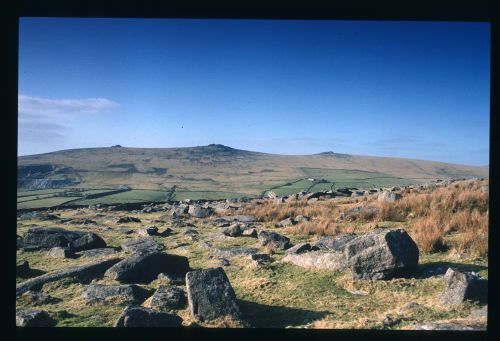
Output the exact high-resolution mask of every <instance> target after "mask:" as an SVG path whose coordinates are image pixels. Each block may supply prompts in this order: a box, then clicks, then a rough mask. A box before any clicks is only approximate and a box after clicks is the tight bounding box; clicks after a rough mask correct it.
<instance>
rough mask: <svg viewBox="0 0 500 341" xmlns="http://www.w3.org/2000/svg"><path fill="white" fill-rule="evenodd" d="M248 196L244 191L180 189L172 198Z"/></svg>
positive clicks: (207, 198) (209, 198)
mask: <svg viewBox="0 0 500 341" xmlns="http://www.w3.org/2000/svg"><path fill="white" fill-rule="evenodd" d="M244 196H248V195H246V194H244V193H234V192H217V191H204V192H203V191H178V192H175V193H174V197H173V198H172V200H178V201H180V200H184V199H194V200H196V199H205V200H217V199H229V198H240V197H244Z"/></svg>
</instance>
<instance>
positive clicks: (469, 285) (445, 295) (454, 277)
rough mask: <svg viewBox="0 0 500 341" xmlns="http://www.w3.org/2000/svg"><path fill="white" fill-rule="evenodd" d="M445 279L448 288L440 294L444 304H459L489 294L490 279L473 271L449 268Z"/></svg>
mask: <svg viewBox="0 0 500 341" xmlns="http://www.w3.org/2000/svg"><path fill="white" fill-rule="evenodd" d="M443 279H444V281H445V283H446V288H445V289H444V291H443V292H442V293H441V295H440V296H439V299H440V301H441V304H443V305H450V306H457V305H460V304H462V303H464V301H465V300H480V299H481V298H482V297H487V295H488V291H487V290H488V281H486V280H483V279H481V278H480V277H479V276H476V275H474V274H472V273H463V272H460V271H457V270H453V269H451V268H449V269H448V271H446V274H445V275H444V278H443Z"/></svg>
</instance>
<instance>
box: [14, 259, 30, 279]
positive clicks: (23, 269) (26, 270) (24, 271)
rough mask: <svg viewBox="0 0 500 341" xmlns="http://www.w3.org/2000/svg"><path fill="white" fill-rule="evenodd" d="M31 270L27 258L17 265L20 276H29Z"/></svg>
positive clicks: (17, 272)
mask: <svg viewBox="0 0 500 341" xmlns="http://www.w3.org/2000/svg"><path fill="white" fill-rule="evenodd" d="M30 272H31V269H30V265H29V263H28V261H27V260H25V261H24V262H22V263H21V264H19V265H17V266H16V275H17V276H19V277H25V276H28V275H29V274H30Z"/></svg>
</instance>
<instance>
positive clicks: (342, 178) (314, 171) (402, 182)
mask: <svg viewBox="0 0 500 341" xmlns="http://www.w3.org/2000/svg"><path fill="white" fill-rule="evenodd" d="M301 170H302V172H303V173H304V174H305V175H306V176H307V177H308V178H313V179H315V180H317V181H309V180H307V179H301V180H296V181H293V182H288V183H285V184H283V185H281V186H276V187H273V188H271V190H272V191H273V192H275V193H276V194H277V195H279V196H286V195H290V194H293V193H297V192H301V191H308V192H319V191H328V190H331V189H336V188H341V187H354V188H359V189H369V188H374V187H389V186H406V185H410V184H413V183H415V182H416V181H415V180H413V181H412V180H409V179H405V178H399V177H394V176H391V175H388V174H384V173H379V172H367V171H360V170H349V169H322V168H301Z"/></svg>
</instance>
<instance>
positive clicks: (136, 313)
mask: <svg viewBox="0 0 500 341" xmlns="http://www.w3.org/2000/svg"><path fill="white" fill-rule="evenodd" d="M181 326H182V319H181V318H180V317H179V316H177V315H173V314H169V313H164V312H158V311H155V310H153V309H148V308H144V307H127V308H126V309H125V310H124V311H123V312H122V313H121V315H120V317H119V318H118V320H117V321H116V323H115V327H181Z"/></svg>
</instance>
